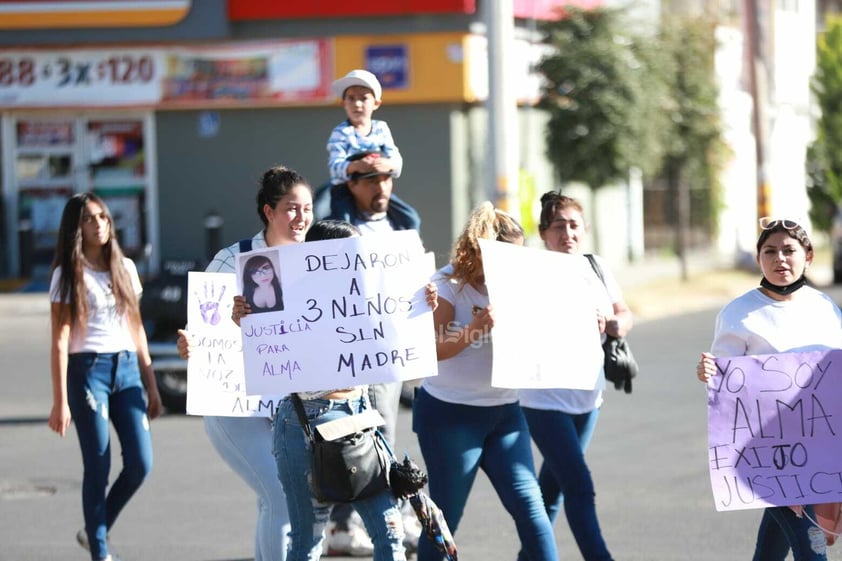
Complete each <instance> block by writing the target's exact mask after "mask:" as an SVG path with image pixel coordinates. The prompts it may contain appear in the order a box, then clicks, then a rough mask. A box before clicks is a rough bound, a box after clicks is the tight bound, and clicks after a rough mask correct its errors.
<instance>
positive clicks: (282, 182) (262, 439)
mask: <svg viewBox="0 0 842 561" xmlns="http://www.w3.org/2000/svg"><path fill="white" fill-rule="evenodd" d="M257 214H258V215H259V216H260V220H261V221H262V222H263V225H264V229H263V230H262V231H260V232H258V233H257V235H255V236H254V237H253V238H251V239H250V240H245V242H238V243H235V244H233V245H232V246H230V247H227V248H225V249H222V250H220V251H219V252H218V253H217V254H216V255H215V256H214V258H213V260H212V261H211V262H210V264H209V265H208V267H207V269H205V270H206V271H207V272H211V273H234V272H236V259H237V256H238V255H239V253H240V252H241V251H251V250H253V249H263V248H266V247H274V246H280V245H286V244H293V243H301V242H303V241H304V236H305V234H306V232H307V229H308V228H309V227H310V223H311V222H312V221H313V194H312V190H311V188H310V185H309V184H308V183H307V181H306V180H305V179H304V178H303V177H302V176H301V175H299V174H298V173H297V172H295V171H293V170H291V169H288V168H285V167H283V166H276V167H273V168H270V169H269V170H267V171H266V172H265V173H264V174H263V177H262V178H261V181H260V190H259V191H258V193H257ZM269 265H270V267H271V262H269ZM255 276H256V277H260V278H261V279H262V278H266V277H267V276H268V275H264V274H262V273H261V274H259V275H258V274H255ZM272 277H273V278H277V276H276V275H275V274H274V269H273V270H272ZM277 303H278V302H275V303H273V305H277ZM248 311H250V309H249V307H248V305H247V304H246V303H245V299H244V298H243V297H242V296H240V297H235V305H234V309H233V313H232V319H233V320H234V321H235V322H236V323H238V324H239V320H240V318H241V317H242V316H243V315H244V314H245V313H246V312H248ZM178 349H179V353H180V354H181V356H182V358H184V359H187V358H188V357H189V355H190V345H189V334H188V333H187V332H186V331H180V332H179V339H178ZM204 422H205V432H207V434H208V438H209V439H210V441H211V444H213V447H214V448H215V449H216V451H217V452H218V453H219V455H220V456H222V459H223V460H225V462H226V463H227V464H228V465H229V466H230V467H231V469H233V470H234V471H235V472H236V473H237V474H238V475H239V476H240V477H241V478H242V479H243V481H245V482H246V483H247V484H248V486H249V487H251V488H252V489H253V490H254V492H255V493H256V494H257V529H256V532H255V540H254V559H255V561H276V560H281V561H283V559H285V557H286V552H287V534H288V532H289V514H288V513H287V505H286V497H285V496H284V491H283V488H282V487H281V484H280V482H279V481H278V471H277V468H276V466H275V458H274V457H273V455H272V421H271V419H269V418H268V417H214V416H206V417H205V418H204Z"/></svg>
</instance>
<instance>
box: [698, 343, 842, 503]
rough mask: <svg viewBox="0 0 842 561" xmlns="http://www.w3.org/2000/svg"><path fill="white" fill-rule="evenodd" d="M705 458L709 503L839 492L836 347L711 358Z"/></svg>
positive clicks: (841, 407) (841, 366)
mask: <svg viewBox="0 0 842 561" xmlns="http://www.w3.org/2000/svg"><path fill="white" fill-rule="evenodd" d="M716 367H717V370H718V375H717V376H713V377H712V378H711V382H710V384H709V386H708V446H709V447H708V462H709V468H710V481H711V486H712V488H713V496H714V501H715V502H716V509H717V510H742V509H749V508H764V507H767V506H770V505H774V506H786V505H805V504H819V503H828V502H837V501H840V500H842V432H840V431H842V399H839V396H840V395H842V351H840V350H831V351H811V352H801V353H782V354H775V355H757V356H744V357H733V358H717V359H716Z"/></svg>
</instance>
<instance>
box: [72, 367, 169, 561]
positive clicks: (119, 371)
mask: <svg viewBox="0 0 842 561" xmlns="http://www.w3.org/2000/svg"><path fill="white" fill-rule="evenodd" d="M67 403H68V405H69V406H70V414H71V415H72V417H73V424H74V425H76V434H77V435H78V437H79V447H80V448H81V450H82V464H83V466H84V471H83V475H82V512H83V514H84V517H85V532H86V533H87V535H88V543H90V546H91V559H103V558H104V557H107V556H108V544H107V543H106V536H107V535H108V530H109V529H111V527H112V526H113V525H114V521H115V520H117V516H118V515H119V514H120V511H121V510H123V507H124V506H126V503H128V502H129V499H131V498H132V495H134V493H135V491H137V490H138V488H139V487H140V485H141V483H143V480H144V479H146V476H147V475H148V474H149V471H150V470H151V469H152V438H151V436H150V434H149V419H148V418H147V417H146V400H145V399H144V396H143V384H142V383H141V381H140V369H139V368H138V364H137V355H136V354H135V353H132V352H128V351H121V352H119V353H102V354H98V353H73V354H71V355H69V356H68V361H67ZM109 420H110V421H111V423H113V424H114V429H115V430H116V432H117V438H119V440H120V448H121V450H122V453H123V469H122V470H121V471H120V475H119V476H118V477H117V479H116V480H115V481H114V484H113V485H111V489H109V490H108V494H107V496H106V488H107V487H108V475H109V472H110V471H111V432H110V431H111V428H110V426H109Z"/></svg>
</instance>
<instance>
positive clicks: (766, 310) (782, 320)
mask: <svg viewBox="0 0 842 561" xmlns="http://www.w3.org/2000/svg"><path fill="white" fill-rule="evenodd" d="M803 224H804V222H802V221H800V220H793V219H790V218H785V217H764V218H761V219H760V228H761V232H760V237H759V238H758V240H757V263H758V265H760V271H761V273H762V274H763V278H762V279H761V281H760V286H759V287H757V288H753V289H751V290H750V291H749V292H747V293H745V294H743V295H742V296H739V297H738V298H736V299H735V300H733V301H732V302H730V303H729V304H727V305H726V306H725V307H724V308H723V309H722V310H721V311H720V312H719V315H718V316H717V318H716V327H715V330H714V338H713V344H712V345H711V351H710V352H709V353H702V356H701V359H700V360H699V363H698V364H697V366H696V376H697V377H698V378H699V380H701V381H702V382H705V383H708V382H710V380H711V377H713V376H716V375H717V374H718V372H717V368H716V363H715V362H714V357H734V356H744V355H763V354H775V353H785V352H803V351H815V350H827V349H839V348H842V312H840V311H839V308H838V307H837V306H836V304H835V303H834V302H833V301H832V300H831V299H830V298H829V297H828V296H827V295H825V294H823V293H821V292H819V291H818V290H815V289H814V288H812V287H810V286H808V285H807V277H806V273H807V269H809V267H810V264H811V263H812V261H813V245H812V243H811V242H810V238H809V236H808V234H807V231H806V230H805V229H804V226H803ZM838 513H839V505H838V504H836V503H832V504H826V505H805V506H792V507H786V506H782V507H767V508H766V509H764V511H763V517H762V519H761V521H760V528H759V529H758V532H757V543H756V546H755V550H754V557H753V559H754V561H776V560H781V561H782V560H783V559H784V558H785V557H786V556H787V554H788V552H789V551H790V550H791V551H792V554H793V558H794V560H795V561H825V560H826V559H827V551H826V548H827V543H833V541H834V539H835V536H834V535H833V534H832V533H825V532H823V531H822V528H820V527H818V526H817V525H816V522H819V523H821V524H822V526H823V527H824V528H826V529H827V530H834V528H833V525H834V523H835V522H836V518H837V516H838ZM817 514H818V518H817ZM824 514H826V515H828V517H829V520H828V518H825V517H824V516H822V515H824Z"/></svg>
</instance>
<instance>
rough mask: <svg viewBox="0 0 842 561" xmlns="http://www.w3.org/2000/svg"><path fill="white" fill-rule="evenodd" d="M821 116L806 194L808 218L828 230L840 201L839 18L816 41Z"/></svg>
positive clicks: (810, 155) (811, 149)
mask: <svg viewBox="0 0 842 561" xmlns="http://www.w3.org/2000/svg"><path fill="white" fill-rule="evenodd" d="M812 89H813V93H814V94H815V95H816V100H817V101H818V105H819V108H820V109H821V117H820V118H819V120H818V122H817V129H818V130H817V136H816V140H815V141H814V142H813V144H812V145H810V147H809V148H808V149H807V196H808V197H809V199H810V220H811V221H812V223H813V225H814V226H815V228H816V229H817V230H823V231H829V230H830V227H831V225H832V221H833V216H834V214H835V213H836V207H837V206H838V205H839V204H840V202H842V19H840V18H832V19H829V20H828V22H827V31H826V32H825V33H824V35H823V36H821V37H819V40H818V53H817V60H816V73H815V75H814V76H813V84H812Z"/></svg>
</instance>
